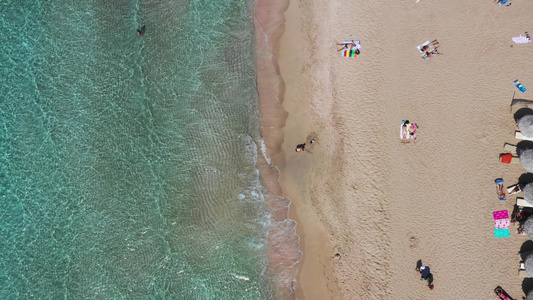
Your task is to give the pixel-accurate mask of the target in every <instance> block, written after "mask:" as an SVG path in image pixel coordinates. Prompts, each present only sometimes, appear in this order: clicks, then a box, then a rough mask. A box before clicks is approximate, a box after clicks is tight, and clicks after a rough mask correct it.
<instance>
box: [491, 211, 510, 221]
mask: <svg viewBox="0 0 533 300" xmlns="http://www.w3.org/2000/svg"><path fill="white" fill-rule="evenodd" d="M492 215H494V220H500V219H509V212H508V211H507V210H498V211H493V212H492Z"/></svg>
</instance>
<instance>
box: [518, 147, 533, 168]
mask: <svg viewBox="0 0 533 300" xmlns="http://www.w3.org/2000/svg"><path fill="white" fill-rule="evenodd" d="M520 162H521V163H522V166H524V168H525V169H526V170H528V171H529V172H533V149H526V150H524V151H522V153H521V154H520Z"/></svg>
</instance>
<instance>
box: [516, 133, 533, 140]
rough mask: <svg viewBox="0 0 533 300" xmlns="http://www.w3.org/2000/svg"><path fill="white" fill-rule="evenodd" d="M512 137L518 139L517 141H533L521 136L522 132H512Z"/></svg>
mask: <svg viewBox="0 0 533 300" xmlns="http://www.w3.org/2000/svg"><path fill="white" fill-rule="evenodd" d="M514 137H515V138H517V139H519V140H526V141H533V138H529V137H527V136H525V135H523V134H522V132H520V131H518V130H517V131H515V132H514Z"/></svg>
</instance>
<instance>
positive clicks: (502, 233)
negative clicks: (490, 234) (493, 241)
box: [494, 229, 511, 238]
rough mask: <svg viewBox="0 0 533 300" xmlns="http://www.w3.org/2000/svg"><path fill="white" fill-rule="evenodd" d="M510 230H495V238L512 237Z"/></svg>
mask: <svg viewBox="0 0 533 300" xmlns="http://www.w3.org/2000/svg"><path fill="white" fill-rule="evenodd" d="M510 236H511V234H510V233H509V229H494V237H497V238H501V237H510Z"/></svg>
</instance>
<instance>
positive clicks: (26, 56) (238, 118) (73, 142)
mask: <svg viewBox="0 0 533 300" xmlns="http://www.w3.org/2000/svg"><path fill="white" fill-rule="evenodd" d="M252 5H253V3H251V2H250V1H247V0H226V1H219V0H192V1H185V0H177V1H169V0H160V1H141V2H137V1H120V0H117V1H43V0H35V1H18V0H7V1H2V2H0V29H1V34H0V49H1V50H2V55H1V56H0V65H1V66H2V68H1V69H0V89H1V90H0V199H1V201H2V205H1V206H0V232H1V239H0V251H1V252H0V299H270V298H275V297H276V296H275V291H273V290H272V288H271V284H270V280H269V277H268V275H269V270H268V261H267V260H266V258H265V249H264V248H265V247H264V240H265V234H266V233H265V231H266V226H267V225H266V224H268V222H269V215H268V213H266V211H265V208H264V204H263V196H262V193H261V187H260V182H259V176H258V173H257V170H256V168H255V157H256V155H257V154H256V143H258V142H259V140H260V137H259V118H258V105H257V95H256V89H255V70H254V55H253V53H254V51H253V50H254V49H253V47H254V46H253V40H254V38H253V23H252V19H251V17H250V16H251V11H252ZM141 25H146V32H145V34H144V35H143V36H142V37H138V36H137V35H136V32H135V30H136V29H137V28H138V27H139V26H141Z"/></svg>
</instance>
